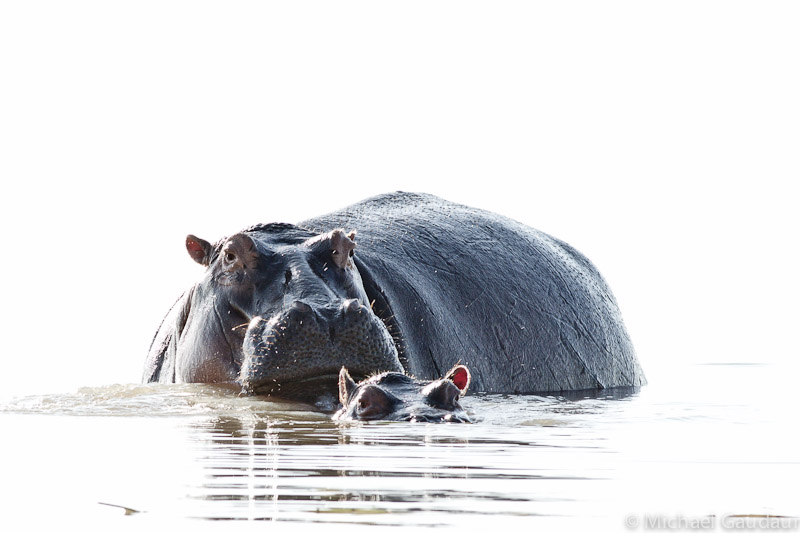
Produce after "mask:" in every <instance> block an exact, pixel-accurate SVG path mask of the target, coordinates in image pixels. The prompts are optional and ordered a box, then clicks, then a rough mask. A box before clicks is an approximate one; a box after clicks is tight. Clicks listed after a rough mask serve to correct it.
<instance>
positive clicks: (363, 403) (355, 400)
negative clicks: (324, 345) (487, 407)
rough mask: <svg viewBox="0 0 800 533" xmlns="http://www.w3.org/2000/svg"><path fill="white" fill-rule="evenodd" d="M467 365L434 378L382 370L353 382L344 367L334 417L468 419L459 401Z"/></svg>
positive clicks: (467, 375)
mask: <svg viewBox="0 0 800 533" xmlns="http://www.w3.org/2000/svg"><path fill="white" fill-rule="evenodd" d="M469 382H470V373H469V370H468V369H467V367H465V366H463V365H458V366H456V367H455V368H453V369H452V370H450V372H448V373H447V375H446V376H445V377H444V378H442V379H439V380H436V381H420V380H417V379H414V378H412V377H410V376H407V375H406V374H403V373H400V372H384V373H382V374H379V375H377V376H372V377H371V378H369V379H365V380H364V381H362V382H361V383H358V384H356V382H355V381H354V380H353V378H351V377H350V373H349V372H348V371H347V369H346V368H342V370H341V371H340V372H339V401H340V402H341V403H342V408H341V409H340V410H339V411H338V412H337V413H336V414H335V415H333V419H334V420H403V421H406V422H470V419H469V417H468V416H467V414H466V413H465V412H464V410H463V409H462V408H461V405H460V404H459V403H458V400H459V398H461V396H463V395H464V394H466V392H467V388H468V387H469Z"/></svg>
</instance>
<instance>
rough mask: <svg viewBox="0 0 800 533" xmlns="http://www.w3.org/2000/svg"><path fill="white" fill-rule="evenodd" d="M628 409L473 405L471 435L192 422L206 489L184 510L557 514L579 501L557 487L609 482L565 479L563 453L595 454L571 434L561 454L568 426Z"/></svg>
mask: <svg viewBox="0 0 800 533" xmlns="http://www.w3.org/2000/svg"><path fill="white" fill-rule="evenodd" d="M630 397H631V396H630V394H629V393H627V394H625V393H617V394H616V395H615V396H614V397H613V398H612V397H610V396H608V395H606V397H602V398H598V397H597V396H595V398H594V399H580V400H566V399H564V398H554V397H550V398H545V397H535V396H529V397H501V396H481V397H475V398H472V399H470V400H471V401H468V402H467V408H468V409H472V410H474V411H477V412H478V413H484V414H483V415H481V416H482V417H483V418H484V423H479V424H473V425H467V426H462V425H456V424H411V423H391V422H379V423H368V424H363V423H351V424H335V423H332V422H330V421H329V420H327V419H319V418H317V417H316V415H310V414H306V415H305V416H304V417H301V418H298V417H297V416H296V414H295V415H293V416H281V415H278V416H276V415H275V414H272V416H268V415H266V416H265V414H264V413H262V414H259V415H255V416H252V415H251V416H247V417H242V416H220V417H214V418H210V419H205V420H199V421H195V422H193V423H191V424H190V425H189V426H188V427H187V430H188V431H189V433H190V438H191V439H192V441H193V444H194V447H195V449H196V452H197V462H198V463H199V464H200V465H201V466H202V467H203V469H204V472H205V476H204V479H205V480H204V482H203V483H202V485H201V486H199V487H196V488H195V490H194V491H193V492H192V494H191V498H193V499H195V500H198V501H203V502H204V503H205V504H206V505H202V506H198V507H197V509H198V511H199V513H200V514H198V515H195V516H202V517H205V518H227V519H263V520H281V521H304V522H318V521H322V522H343V523H359V524H403V525H414V524H416V525H431V524H452V523H454V522H455V523H458V522H460V521H462V520H468V518H467V517H469V516H472V517H474V516H476V515H481V516H484V517H491V516H506V517H511V516H513V517H517V518H519V517H533V516H538V515H542V514H553V513H556V514H558V513H559V512H560V511H558V507H559V504H562V505H563V504H569V502H571V501H573V499H574V497H575V496H576V495H577V494H579V493H580V492H581V489H579V488H576V489H577V490H566V491H561V492H563V493H562V494H559V492H560V491H559V487H560V486H564V487H566V486H567V485H568V484H569V483H576V484H579V485H581V486H583V485H586V482H587V481H602V480H605V479H607V475H605V474H604V469H603V468H596V467H595V468H589V469H581V470H575V469H574V468H573V466H572V464H573V463H572V461H570V460H569V459H568V456H569V455H570V453H573V454H581V455H583V454H585V453H586V452H585V450H586V449H587V448H591V449H594V450H601V449H602V445H601V442H600V441H598V440H596V439H584V440H583V442H579V441H578V440H577V439H576V438H577V437H578V436H579V435H578V433H580V432H579V431H577V432H576V431H575V428H573V429H571V430H570V431H569V438H570V440H571V443H570V444H569V445H568V446H567V445H565V443H564V442H562V441H563V438H564V435H563V434H562V432H563V431H564V428H566V427H567V424H569V423H568V422H567V420H569V419H575V418H576V417H579V416H596V415H598V414H599V413H601V412H602V411H603V410H605V409H608V407H609V406H610V405H611V404H612V403H613V402H614V398H616V399H622V398H630ZM497 405H500V406H502V407H503V408H502V410H501V411H499V412H497V413H495V412H494V411H493V408H494V407H495V406H497ZM500 412H502V413H504V414H502V415H501V414H500ZM537 414H539V415H546V416H535V417H534V418H531V415H537ZM520 415H522V416H520ZM487 417H488V418H489V419H491V423H489V424H486V423H485V422H486V418H487ZM509 423H510V424H511V426H510V427H508V426H506V427H504V425H503V424H509ZM550 428H553V429H550ZM590 440H591V442H588V441H590ZM587 488H588V487H587ZM209 502H211V504H209ZM565 512H568V511H566V510H565ZM459 516H460V517H461V518H458V517H459Z"/></svg>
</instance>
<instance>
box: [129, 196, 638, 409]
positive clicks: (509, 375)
mask: <svg viewBox="0 0 800 533" xmlns="http://www.w3.org/2000/svg"><path fill="white" fill-rule="evenodd" d="M340 228H346V230H347V231H343V230H342V229H340ZM350 230H358V237H357V240H358V246H357V247H356V246H355V240H356V236H355V234H354V233H348V231H350ZM187 249H188V251H189V253H190V255H191V256H192V257H193V258H194V259H195V261H197V262H199V263H201V264H202V265H204V266H206V267H207V269H206V274H205V277H204V278H203V279H202V280H201V281H200V282H199V283H197V284H196V285H195V286H193V287H192V288H190V289H189V290H188V291H187V292H186V293H184V295H183V296H182V297H181V298H180V299H179V300H178V302H177V303H176V304H175V306H174V307H173V308H172V310H171V311H170V313H169V314H168V315H167V317H166V318H165V320H164V322H163V323H162V325H161V328H160V329H159V331H158V332H157V334H156V337H155V339H154V341H153V344H152V346H151V349H150V353H149V356H148V358H147V362H146V364H145V372H144V380H145V381H148V382H149V381H160V382H229V383H235V384H238V385H240V386H241V387H242V388H243V389H244V390H245V391H249V392H254V393H263V394H277V395H282V396H287V397H291V398H297V399H301V400H315V399H316V395H317V393H318V392H320V391H325V392H326V393H327V394H329V396H330V398H331V399H333V398H335V396H336V389H337V381H338V378H337V376H338V372H339V369H340V368H341V367H342V366H346V367H347V368H348V369H349V370H350V372H351V373H352V374H353V376H354V377H356V378H363V377H364V376H367V375H370V374H374V373H375V372H384V371H394V372H406V373H408V374H411V375H414V376H419V377H420V379H435V378H436V377H438V376H441V375H442V374H443V371H444V370H446V369H448V368H451V367H453V366H454V365H455V364H456V363H457V362H459V361H463V362H464V363H465V364H467V365H469V367H470V368H471V371H472V379H473V381H472V386H473V387H472V388H473V390H476V391H482V392H507V393H532V392H546V391H566V390H580V389H600V388H610V387H621V386H626V387H630V386H634V387H635V386H639V385H642V384H644V382H645V379H644V375H643V373H642V370H641V368H640V366H639V362H638V361H637V358H636V355H635V352H634V350H633V346H632V345H631V342H630V339H629V337H628V334H627V332H626V331H625V327H624V325H623V322H622V317H621V315H620V312H619V309H618V307H617V304H616V301H615V299H614V296H613V295H612V294H611V291H610V290H609V288H608V286H607V285H606V283H605V281H604V280H603V278H602V277H601V276H600V274H599V272H598V271H597V270H596V269H595V267H594V266H593V265H592V264H591V263H590V262H589V261H588V260H587V259H586V258H585V257H584V256H583V255H581V254H580V253H579V252H577V251H576V250H575V249H573V248H572V247H570V246H569V245H567V244H565V243H563V242H562V241H559V240H557V239H555V238H553V237H550V236H549V235H546V234H544V233H542V232H540V231H537V230H535V229H532V228H530V227H527V226H524V225H522V224H520V223H518V222H515V221H513V220H510V219H508V218H505V217H502V216H500V215H496V214H493V213H489V212H486V211H481V210H478V209H474V208H470V207H466V206H462V205H457V204H453V203H450V202H447V201H445V200H442V199H440V198H437V197H434V196H430V195H422V194H411V193H392V194H386V195H382V196H377V197H375V198H371V199H369V200H365V201H363V202H360V203H358V204H355V205H352V206H350V207H348V208H345V209H343V210H341V211H337V212H334V213H331V214H328V215H325V216H322V217H319V218H315V219H312V220H308V221H305V222H303V223H300V224H298V225H289V224H267V225H259V226H254V227H251V228H248V229H246V230H244V231H242V232H240V233H237V234H236V235H233V236H232V237H228V238H225V239H222V240H220V241H219V242H217V243H216V244H214V245H212V244H209V243H208V242H206V241H203V240H202V239H198V238H196V237H193V236H189V237H188V238H187Z"/></svg>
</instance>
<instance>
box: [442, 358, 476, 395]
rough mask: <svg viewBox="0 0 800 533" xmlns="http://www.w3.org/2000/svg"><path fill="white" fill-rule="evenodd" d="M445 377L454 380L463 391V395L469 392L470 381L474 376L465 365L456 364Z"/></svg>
mask: <svg viewBox="0 0 800 533" xmlns="http://www.w3.org/2000/svg"><path fill="white" fill-rule="evenodd" d="M444 379H449V380H450V381H452V382H453V383H454V384H455V386H456V387H458V390H460V391H461V396H464V394H466V393H467V389H468V388H469V382H470V381H471V380H472V376H471V375H470V373H469V369H468V368H467V367H465V366H464V365H456V366H454V367H453V369H452V370H450V372H448V373H447V375H446V376H445V377H444Z"/></svg>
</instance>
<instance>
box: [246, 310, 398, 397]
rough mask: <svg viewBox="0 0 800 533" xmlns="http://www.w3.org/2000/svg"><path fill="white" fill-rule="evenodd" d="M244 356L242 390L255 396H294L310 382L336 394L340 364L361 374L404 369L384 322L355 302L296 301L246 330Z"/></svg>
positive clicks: (252, 324)
mask: <svg viewBox="0 0 800 533" xmlns="http://www.w3.org/2000/svg"><path fill="white" fill-rule="evenodd" d="M243 353H244V361H243V364H242V368H241V373H240V382H241V385H242V388H243V390H244V391H246V392H250V393H259V394H276V395H281V394H283V395H287V394H288V395H292V396H296V395H297V394H296V392H298V390H300V389H302V388H303V387H306V388H308V387H309V384H304V383H303V382H304V381H305V380H312V379H313V380H315V381H322V382H329V385H330V387H329V388H330V390H331V391H334V390H335V384H336V379H337V375H338V372H339V368H340V367H341V365H342V362H343V361H344V362H345V364H347V365H348V367H350V368H353V369H354V372H356V373H358V374H359V375H366V374H369V373H370V372H372V371H373V369H375V368H385V367H386V366H387V365H389V367H390V368H393V369H395V370H398V371H399V370H402V367H401V366H400V362H399V359H398V356H397V349H396V348H395V346H394V342H393V340H392V338H391V335H389V333H388V331H387V330H386V327H385V326H384V324H383V322H382V321H381V320H380V319H378V318H377V317H376V316H375V314H374V313H373V312H372V311H371V310H370V309H369V307H367V306H365V305H362V304H361V302H360V301H359V300H357V299H355V298H352V299H347V300H343V301H340V302H337V305H329V306H326V307H313V306H312V305H310V304H309V303H307V302H304V301H300V300H298V301H295V302H293V303H292V304H291V305H290V306H289V307H288V308H287V309H285V310H284V311H282V312H281V313H279V314H277V315H275V316H272V317H269V318H267V317H264V316H257V317H255V318H253V319H252V320H251V321H250V323H249V325H248V327H247V332H246V334H245V339H244V343H243ZM311 386H312V387H313V386H316V385H311ZM303 392H308V393H312V392H313V393H320V392H324V391H307V390H305V391H303Z"/></svg>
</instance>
